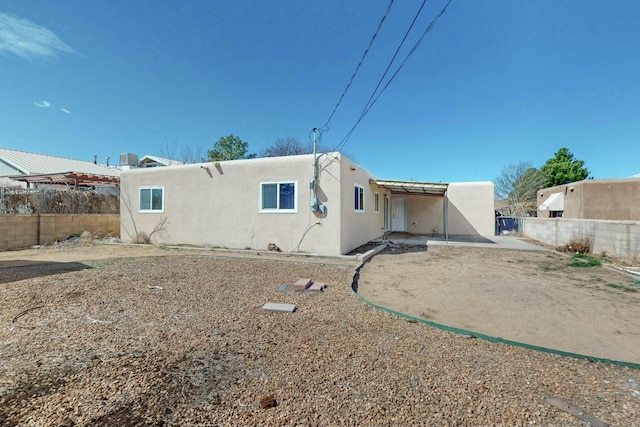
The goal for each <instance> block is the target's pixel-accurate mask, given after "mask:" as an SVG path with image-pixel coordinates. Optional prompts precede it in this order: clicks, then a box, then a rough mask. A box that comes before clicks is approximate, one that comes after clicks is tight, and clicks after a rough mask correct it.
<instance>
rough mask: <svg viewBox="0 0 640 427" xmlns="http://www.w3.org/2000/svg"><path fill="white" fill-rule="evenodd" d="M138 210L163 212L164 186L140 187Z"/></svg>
mask: <svg viewBox="0 0 640 427" xmlns="http://www.w3.org/2000/svg"><path fill="white" fill-rule="evenodd" d="M138 200H139V209H138V210H139V212H143V213H144V212H155V213H158V212H164V187H141V188H140V197H139V199H138Z"/></svg>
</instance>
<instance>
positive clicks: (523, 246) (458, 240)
mask: <svg viewBox="0 0 640 427" xmlns="http://www.w3.org/2000/svg"><path fill="white" fill-rule="evenodd" d="M385 241H388V242H393V243H396V244H400V245H415V246H423V245H426V246H430V245H434V246H436V245H447V246H470V247H485V248H501V249H520V250H527V251H547V250H548V249H547V248H544V247H542V246H538V245H534V244H531V243H528V242H526V241H525V240H523V239H522V238H519V237H516V236H509V235H504V236H449V239H448V240H447V239H446V238H445V237H444V236H441V235H437V236H433V235H430V234H410V233H390V234H387V235H385V236H384V237H382V238H380V239H376V240H374V242H385Z"/></svg>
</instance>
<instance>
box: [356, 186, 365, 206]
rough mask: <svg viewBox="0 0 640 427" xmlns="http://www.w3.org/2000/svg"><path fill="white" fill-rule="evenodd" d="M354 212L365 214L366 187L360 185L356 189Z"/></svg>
mask: <svg viewBox="0 0 640 427" xmlns="http://www.w3.org/2000/svg"><path fill="white" fill-rule="evenodd" d="M354 211H355V212H364V187H362V186H360V185H358V184H356V185H355V187H354Z"/></svg>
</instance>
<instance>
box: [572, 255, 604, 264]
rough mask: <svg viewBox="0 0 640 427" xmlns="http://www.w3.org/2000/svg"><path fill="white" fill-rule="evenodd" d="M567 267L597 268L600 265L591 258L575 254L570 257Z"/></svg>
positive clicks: (598, 261)
mask: <svg viewBox="0 0 640 427" xmlns="http://www.w3.org/2000/svg"><path fill="white" fill-rule="evenodd" d="M568 265H569V266H571V267H597V266H599V265H602V263H601V262H600V260H599V259H597V258H594V257H592V256H589V255H585V254H581V253H576V254H574V255H573V256H572V257H571V262H569V264H568Z"/></svg>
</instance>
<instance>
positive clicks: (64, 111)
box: [60, 108, 71, 114]
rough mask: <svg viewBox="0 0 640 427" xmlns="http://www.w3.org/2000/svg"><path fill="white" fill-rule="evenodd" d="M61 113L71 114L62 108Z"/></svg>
mask: <svg viewBox="0 0 640 427" xmlns="http://www.w3.org/2000/svg"><path fill="white" fill-rule="evenodd" d="M60 111H62V112H63V113H66V114H71V111H69V110H67V109H66V108H61V109H60Z"/></svg>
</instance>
